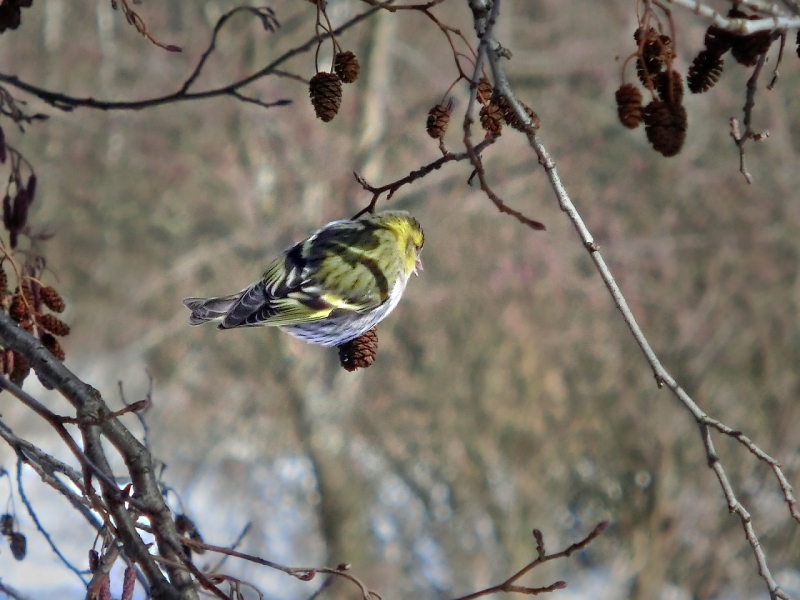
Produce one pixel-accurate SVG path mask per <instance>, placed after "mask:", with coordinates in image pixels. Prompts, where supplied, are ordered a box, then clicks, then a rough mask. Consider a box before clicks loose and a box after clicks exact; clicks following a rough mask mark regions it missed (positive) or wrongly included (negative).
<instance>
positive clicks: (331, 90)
mask: <svg viewBox="0 0 800 600" xmlns="http://www.w3.org/2000/svg"><path fill="white" fill-rule="evenodd" d="M308 95H309V96H310V97H311V104H312V105H313V106H314V112H315V113H316V115H317V117H318V118H320V119H322V121H323V122H325V123H327V122H329V121H331V120H332V119H333V117H335V116H336V113H338V112H339V107H340V106H341V104H342V81H341V79H339V76H338V75H336V74H334V73H326V72H325V71H322V72H320V73H317V74H316V75H314V77H312V78H311V81H310V82H309V86H308Z"/></svg>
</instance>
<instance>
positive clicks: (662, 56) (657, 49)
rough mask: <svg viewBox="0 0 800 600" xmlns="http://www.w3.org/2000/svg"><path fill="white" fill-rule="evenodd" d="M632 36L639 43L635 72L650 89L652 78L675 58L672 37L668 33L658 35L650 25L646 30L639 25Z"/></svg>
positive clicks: (651, 87)
mask: <svg viewBox="0 0 800 600" xmlns="http://www.w3.org/2000/svg"><path fill="white" fill-rule="evenodd" d="M633 37H634V39H635V40H636V43H637V44H640V52H639V56H638V57H637V58H636V74H637V75H638V76H639V81H641V82H642V85H643V86H645V87H646V88H647V89H648V90H652V89H653V78H654V77H655V76H656V75H658V74H659V73H661V72H662V71H663V70H665V69H666V68H667V67H668V66H669V65H670V64H672V60H673V59H674V58H675V53H674V51H673V48H672V38H670V37H669V36H668V35H659V33H658V32H657V31H656V30H655V29H653V28H652V27H650V28H649V29H648V30H647V31H646V32H645V31H644V29H643V28H641V27H640V28H639V29H637V30H636V32H635V33H634V34H633ZM642 38H644V41H642Z"/></svg>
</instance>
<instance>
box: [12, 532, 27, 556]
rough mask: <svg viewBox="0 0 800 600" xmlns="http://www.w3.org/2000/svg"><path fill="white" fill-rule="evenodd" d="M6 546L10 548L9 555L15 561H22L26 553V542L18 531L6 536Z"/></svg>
mask: <svg viewBox="0 0 800 600" xmlns="http://www.w3.org/2000/svg"><path fill="white" fill-rule="evenodd" d="M8 545H9V547H10V548H11V554H12V555H13V556H14V558H16V559H17V560H22V559H24V558H25V555H26V554H27V553H28V540H26V539H25V536H24V535H22V534H21V533H20V532H19V531H14V532H13V533H12V534H11V535H10V536H8Z"/></svg>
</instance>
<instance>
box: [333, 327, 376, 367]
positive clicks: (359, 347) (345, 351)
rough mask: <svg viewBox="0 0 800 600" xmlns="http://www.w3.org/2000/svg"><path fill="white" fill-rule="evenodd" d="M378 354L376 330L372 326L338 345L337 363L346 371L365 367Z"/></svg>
mask: <svg viewBox="0 0 800 600" xmlns="http://www.w3.org/2000/svg"><path fill="white" fill-rule="evenodd" d="M377 354H378V330H377V329H375V328H374V327H373V328H372V329H370V330H369V331H367V332H366V333H363V334H362V335H361V336H360V337H357V338H356V339H354V340H350V341H349V342H345V343H344V344H342V345H341V346H339V363H340V364H341V365H342V368H344V369H345V370H347V371H350V372H353V371H355V370H356V369H366V368H367V367H368V366H370V365H371V364H372V363H374V362H375V357H376V356H377Z"/></svg>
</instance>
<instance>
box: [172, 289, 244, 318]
mask: <svg viewBox="0 0 800 600" xmlns="http://www.w3.org/2000/svg"><path fill="white" fill-rule="evenodd" d="M241 296H242V294H241V292H239V293H238V294H232V295H230V296H221V297H219V298H184V300H183V303H184V304H185V305H186V308H188V309H189V310H191V311H192V314H191V315H189V325H200V324H202V323H208V322H209V321H214V320H215V319H221V318H222V317H224V316H225V315H226V314H228V311H229V310H230V309H231V307H232V306H233V305H234V304H236V303H237V302H238V301H239V298H241Z"/></svg>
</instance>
